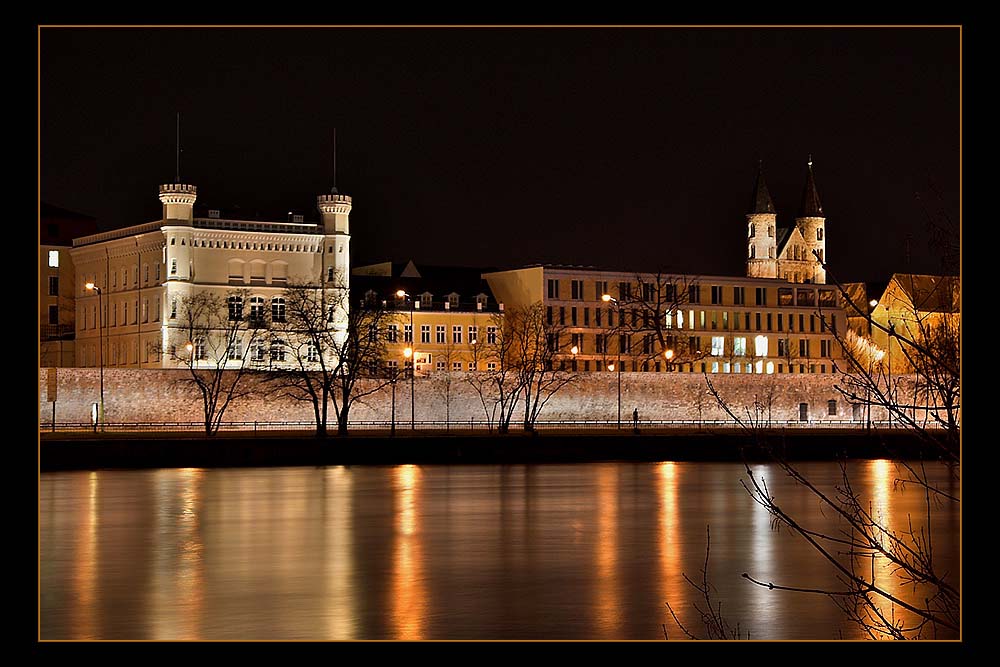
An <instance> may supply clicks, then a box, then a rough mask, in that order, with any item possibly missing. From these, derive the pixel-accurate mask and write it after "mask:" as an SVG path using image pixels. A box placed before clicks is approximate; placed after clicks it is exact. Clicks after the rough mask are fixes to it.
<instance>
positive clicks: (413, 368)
mask: <svg viewBox="0 0 1000 667" xmlns="http://www.w3.org/2000/svg"><path fill="white" fill-rule="evenodd" d="M396 296H397V297H399V298H400V299H409V301H410V347H408V348H406V349H405V350H403V356H404V357H406V358H407V359H409V360H410V430H411V431H413V430H416V428H417V427H416V421H415V420H414V415H415V414H416V410H415V409H414V405H415V403H414V400H413V396H414V393H413V389H414V383H413V377H414V376H415V375H416V374H417V355H416V353H415V350H414V349H413V345H414V344H415V343H416V341H417V332H416V331H415V330H414V329H413V297H412V296H410V295H409V294H407V293H406V292H404V291H403V290H399V291H398V292H396Z"/></svg>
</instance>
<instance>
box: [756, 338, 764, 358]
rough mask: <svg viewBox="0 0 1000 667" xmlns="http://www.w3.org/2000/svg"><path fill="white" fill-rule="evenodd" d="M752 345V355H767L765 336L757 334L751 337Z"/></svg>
mask: <svg viewBox="0 0 1000 667" xmlns="http://www.w3.org/2000/svg"><path fill="white" fill-rule="evenodd" d="M753 345H754V356H756V357H766V356H767V336H757V337H756V338H754V339H753Z"/></svg>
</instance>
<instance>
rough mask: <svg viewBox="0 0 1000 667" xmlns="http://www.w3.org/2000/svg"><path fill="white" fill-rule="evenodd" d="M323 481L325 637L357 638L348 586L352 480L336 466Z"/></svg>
mask: <svg viewBox="0 0 1000 667" xmlns="http://www.w3.org/2000/svg"><path fill="white" fill-rule="evenodd" d="M326 482H327V485H326V497H325V498H324V501H325V502H326V526H324V529H325V535H326V539H327V548H326V551H325V553H324V554H323V564H324V572H325V575H326V595H325V596H324V601H325V609H324V616H325V618H326V622H327V625H326V637H327V638H329V639H357V638H358V625H357V617H356V613H357V612H356V605H355V599H356V596H355V590H354V586H353V585H352V581H353V580H354V577H355V571H354V570H355V568H354V540H353V535H354V525H353V523H352V520H351V516H352V512H353V503H352V499H353V496H352V493H353V486H354V478H353V477H352V476H351V473H350V471H349V470H347V469H346V468H344V467H342V466H338V467H335V468H328V469H327V470H326Z"/></svg>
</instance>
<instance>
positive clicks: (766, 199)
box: [750, 160, 774, 213]
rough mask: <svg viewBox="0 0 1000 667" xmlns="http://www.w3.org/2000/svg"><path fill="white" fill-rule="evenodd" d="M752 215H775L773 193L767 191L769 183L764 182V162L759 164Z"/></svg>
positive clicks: (761, 161) (751, 206)
mask: <svg viewBox="0 0 1000 667" xmlns="http://www.w3.org/2000/svg"><path fill="white" fill-rule="evenodd" d="M750 213H774V202H772V201H771V193H770V192H768V191H767V183H765V182H764V161H763V160H758V162H757V180H756V182H755V183H754V186H753V196H752V197H751V198H750Z"/></svg>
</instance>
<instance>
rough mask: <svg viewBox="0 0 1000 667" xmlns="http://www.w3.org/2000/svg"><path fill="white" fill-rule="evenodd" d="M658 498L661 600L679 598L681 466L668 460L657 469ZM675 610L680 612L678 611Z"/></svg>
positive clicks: (657, 523) (657, 524) (657, 538)
mask: <svg viewBox="0 0 1000 667" xmlns="http://www.w3.org/2000/svg"><path fill="white" fill-rule="evenodd" d="M657 472H659V475H658V476H657V496H658V497H659V499H660V503H659V516H658V517H657V521H656V526H657V535H656V543H657V545H658V546H659V560H660V598H661V599H663V600H667V601H670V600H673V601H674V603H675V604H676V601H677V600H678V599H679V595H678V593H679V591H678V590H677V587H678V585H680V582H681V580H682V575H681V531H680V511H679V508H678V507H677V502H678V498H677V476H678V468H677V464H676V463H674V462H673V461H664V462H663V463H661V464H659V465H658V466H657ZM675 611H677V609H676V608H675Z"/></svg>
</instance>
